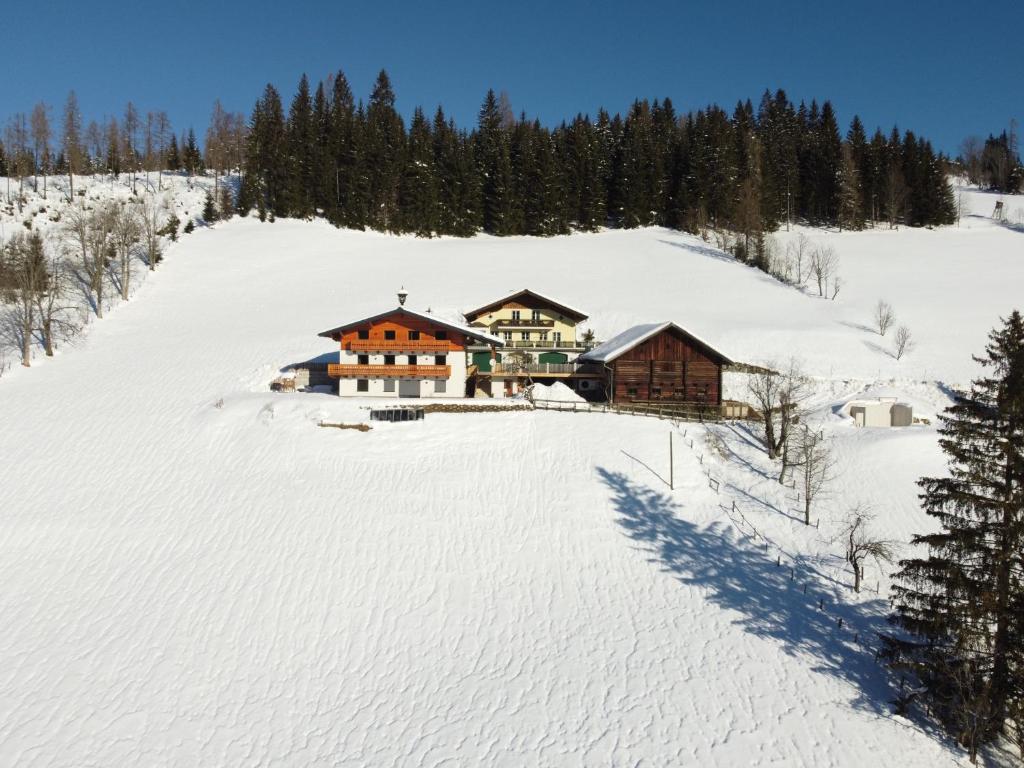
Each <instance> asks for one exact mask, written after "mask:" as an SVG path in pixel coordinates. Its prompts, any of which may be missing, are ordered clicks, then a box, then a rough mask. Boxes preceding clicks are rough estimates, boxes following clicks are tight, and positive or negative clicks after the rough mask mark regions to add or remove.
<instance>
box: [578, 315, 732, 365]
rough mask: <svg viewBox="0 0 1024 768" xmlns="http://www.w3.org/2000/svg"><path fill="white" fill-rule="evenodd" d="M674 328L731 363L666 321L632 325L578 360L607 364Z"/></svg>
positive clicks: (695, 337)
mask: <svg viewBox="0 0 1024 768" xmlns="http://www.w3.org/2000/svg"><path fill="white" fill-rule="evenodd" d="M670 328H674V329H675V330H676V331H678V332H679V333H681V334H683V335H684V336H688V337H689V338H691V339H693V340H694V341H696V342H697V343H698V344H700V345H701V346H702V347H705V348H707V349H708V351H710V352H712V353H713V354H714V355H716V356H717V357H720V358H721V359H722V362H724V363H726V364H729V363H732V362H733V361H732V360H730V359H729V358H728V357H727V356H726V355H724V354H722V353H721V352H719V351H718V350H717V349H715V348H714V347H713V346H711V345H710V344H708V343H707V342H706V341H704V339H702V338H700V337H699V336H696V335H694V334H692V333H690V332H689V331H688V330H686V329H685V328H682V327H680V326H678V325H676V324H675V323H673V322H671V321H668V320H666V321H665V322H662V323H644V324H643V325H634V326H633V327H632V328H627V329H626V330H624V331H622V333H619V334H616V335H615V336H613V337H612V338H610V339H608V341H606V342H604V343H603V344H600V345H598V346H596V347H594V348H593V349H592V350H590V351H589V352H584V353H583V354H582V355H580V360H583V361H586V362H591V363H608V362H611V361H612V360H615V359H616V358H618V357H620V356H622V355H624V354H625V353H626V352H628V351H629V350H631V349H633V348H634V347H636V346H638V345H640V344H642V343H643V342H645V341H647V340H648V339H650V338H652V337H653V336H657V335H658V334H659V333H661V332H662V331H665V330H668V329H670Z"/></svg>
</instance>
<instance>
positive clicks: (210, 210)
mask: <svg viewBox="0 0 1024 768" xmlns="http://www.w3.org/2000/svg"><path fill="white" fill-rule="evenodd" d="M216 220H217V204H216V202H214V199H213V193H212V192H210V190H206V200H205V202H204V203H203V221H204V222H206V223H207V224H213V223H214V222H215V221H216Z"/></svg>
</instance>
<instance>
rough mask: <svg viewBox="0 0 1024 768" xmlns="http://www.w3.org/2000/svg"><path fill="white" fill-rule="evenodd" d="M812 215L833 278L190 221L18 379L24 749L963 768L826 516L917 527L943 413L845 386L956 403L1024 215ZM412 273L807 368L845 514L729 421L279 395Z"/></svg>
mask: <svg viewBox="0 0 1024 768" xmlns="http://www.w3.org/2000/svg"><path fill="white" fill-rule="evenodd" d="M976 197H977V198H978V203H977V207H978V210H979V211H980V210H982V209H983V208H984V206H985V205H987V204H988V201H987V199H986V198H987V197H988V196H986V195H981V194H980V193H979V194H976ZM989 207H991V206H989ZM791 234H792V233H791ZM807 234H808V236H810V237H812V239H829V240H832V241H833V242H834V245H835V246H836V248H837V250H838V251H839V253H840V257H841V259H842V274H843V276H844V279H845V283H846V285H845V287H844V289H843V291H842V292H841V293H840V294H839V296H838V297H837V299H836V300H835V301H830V300H823V299H819V298H816V297H813V296H810V295H808V294H806V293H804V292H801V291H799V290H797V289H794V288H791V287H787V286H782V285H780V284H778V283H776V282H775V281H773V280H771V279H769V278H767V277H765V276H763V275H761V274H760V273H758V272H755V271H754V270H751V269H749V268H747V267H744V266H742V265H738V264H736V263H734V262H733V261H732V260H731V259H729V258H728V257H726V256H725V255H723V254H722V253H720V252H718V251H716V250H714V249H713V248H711V247H710V246H709V245H708V244H705V243H703V242H701V241H700V240H699V239H697V238H693V237H690V236H687V235H684V234H680V233H677V232H671V231H667V230H659V229H649V230H640V231H634V232H607V233H600V234H593V235H574V236H570V237H561V238H552V239H547V240H535V239H530V238H508V239H496V238H489V237H477V238H474V239H472V240H452V239H444V240H419V239H416V238H412V237H391V236H385V235H379V234H375V233H360V232H348V231H339V230H335V229H333V228H331V227H330V226H328V225H326V224H324V223H322V222H295V221H283V220H282V221H278V222H276V223H274V224H260V223H259V222H258V221H255V220H253V219H244V220H234V221H232V222H230V223H227V224H223V225H219V226H217V227H215V228H213V229H200V230H198V231H197V232H196V233H195V234H193V235H190V236H187V237H184V238H183V239H182V240H181V242H179V243H178V244H176V245H174V246H172V247H171V248H170V249H169V251H168V253H167V256H166V260H165V263H164V264H163V265H161V267H160V269H159V270H158V271H157V272H156V273H155V274H153V275H152V276H150V277H149V278H148V279H147V280H146V281H145V283H144V284H143V285H142V287H141V288H140V289H139V290H138V292H137V294H136V296H135V297H134V298H133V300H132V301H130V302H127V303H124V304H121V305H119V306H118V307H116V309H115V311H113V312H111V313H110V314H109V317H108V318H107V319H106V320H104V321H102V322H97V323H94V324H92V325H91V326H90V328H89V332H88V333H87V334H86V335H85V336H83V337H82V338H81V339H80V340H79V341H78V342H77V343H76V344H75V345H74V346H73V347H72V348H66V349H64V350H62V352H61V353H60V354H59V355H58V356H57V357H56V358H54V359H52V360H40V361H38V363H39V364H37V365H34V366H33V367H32V368H31V369H29V370H22V369H17V370H13V371H11V372H9V373H8V374H7V375H5V376H4V378H3V379H2V380H0V456H2V459H3V462H2V466H3V467H4V473H3V482H2V483H0V530H2V531H3V536H2V537H0V583H2V584H3V587H2V589H0V623H2V626H4V627H5V631H4V632H3V633H0V670H2V671H0V765H12V766H34V767H35V766H38V767H45V768H53V767H56V766H80V765H104V766H106V765H118V766H122V765H125V766H126V765H139V766H142V765H144V766H177V765H225V766H229V765H231V766H233V765H249V766H307V765H331V766H348V765H351V766H363V765H372V766H378V765H403V766H439V765H508V766H519V765H524V764H528V765H542V766H563V765H565V766H569V765H572V766H575V765H680V764H698V763H699V764H702V765H714V766H731V765H737V764H744V765H747V764H750V765H773V764H775V765H778V764H785V765H814V766H861V765H900V766H928V767H929V768H931V767H932V766H938V765H956V764H966V762H967V761H966V757H965V756H964V755H963V753H962V752H961V751H959V750H958V749H956V748H955V747H954V746H953V745H951V744H949V743H948V742H946V741H943V740H941V739H938V738H936V737H934V735H933V734H930V733H928V732H926V731H925V730H924V729H923V728H922V727H921V726H920V724H916V723H912V722H910V721H907V720H904V719H900V718H894V717H893V716H892V715H891V713H890V711H889V707H888V703H887V702H888V699H889V698H891V696H892V692H893V691H892V688H891V681H889V680H887V678H886V676H885V674H884V672H883V671H882V670H881V669H880V668H879V667H878V666H877V665H876V664H875V663H874V661H873V650H872V646H871V642H870V641H863V643H862V642H861V638H870V637H872V633H873V632H874V631H876V630H878V629H879V628H881V627H882V626H883V623H884V613H885V610H886V609H887V600H886V599H885V590H886V585H887V577H886V575H885V574H884V573H879V572H877V571H874V572H871V573H869V576H868V583H869V584H870V585H872V586H874V585H877V586H878V588H879V590H880V592H879V594H875V593H874V592H865V593H863V594H862V595H861V596H859V597H855V596H854V595H853V594H852V593H851V591H850V590H849V589H848V586H847V585H848V583H849V573H848V572H845V571H844V569H843V568H842V567H841V562H840V560H841V558H837V557H836V555H837V553H839V552H841V549H839V547H838V545H837V544H835V543H833V542H832V541H831V533H830V530H831V529H830V526H831V524H832V523H831V521H832V520H833V519H834V518H835V517H836V516H837V515H838V514H839V513H840V512H841V511H842V510H844V509H846V508H847V507H848V506H849V505H850V504H852V503H854V502H855V501H864V502H865V503H869V504H872V505H874V506H875V507H876V509H877V510H878V511H879V513H881V514H880V517H879V521H878V524H879V525H880V526H881V530H882V531H883V532H884V533H885V534H886V535H889V536H892V537H893V538H899V539H900V540H903V541H905V540H906V539H907V538H909V536H910V535H911V534H912V533H914V532H917V531H920V530H922V529H923V528H924V527H926V526H928V525H929V521H928V520H927V519H926V518H925V516H924V515H923V514H922V513H921V512H920V510H919V509H918V508H917V505H916V487H915V486H914V485H913V481H914V480H915V479H916V478H917V477H919V476H920V475H921V474H923V473H934V472H940V471H942V467H943V461H942V457H941V454H940V452H939V450H938V447H937V445H936V440H935V432H934V427H915V428H913V429H906V430H892V431H888V430H884V431H867V430H854V429H853V428H852V427H851V426H850V425H849V423H848V421H845V420H843V419H842V418H841V417H840V416H839V415H838V414H837V413H836V410H835V409H836V407H837V406H840V405H841V404H842V403H843V402H845V401H846V400H847V399H849V398H851V397H853V396H855V395H856V393H857V392H859V391H862V390H863V389H864V388H866V387H868V386H870V385H872V384H874V383H876V382H877V381H879V380H884V381H886V382H891V384H892V385H893V386H896V387H897V388H899V389H900V390H901V391H902V392H904V393H905V394H906V396H907V397H910V398H912V399H914V402H915V406H916V410H917V412H918V413H921V414H925V413H930V414H931V415H934V413H936V412H938V411H940V410H941V408H942V407H943V405H944V404H945V403H946V402H948V396H947V395H946V394H945V392H946V390H945V389H944V387H946V386H952V385H958V384H962V383H965V382H967V381H968V380H969V379H970V377H971V376H972V375H973V374H974V373H975V369H974V364H973V363H972V362H971V359H970V355H971V354H972V353H974V352H977V351H978V350H979V349H980V348H981V345H982V344H983V343H984V339H985V334H986V332H987V330H988V329H989V328H990V327H991V326H993V325H994V324H995V323H996V322H997V320H998V317H999V316H1000V315H1005V314H1006V313H1007V312H1009V311H1010V310H1011V309H1012V308H1013V306H1014V305H1015V303H1016V305H1017V306H1019V304H1020V297H1021V295H1024V291H1022V288H1024V258H1022V257H1024V239H1022V238H1024V235H1022V234H1021V233H1019V232H1017V231H1015V230H1013V229H1012V228H1008V227H1002V226H998V225H995V224H992V223H989V222H987V221H986V220H984V219H983V218H981V217H979V218H976V219H967V220H965V221H964V222H963V223H962V225H961V227H960V228H947V229H943V230H935V231H904V230H901V231H899V232H893V233H889V232H881V231H875V232H865V233H852V234H851V233H842V234H839V233H823V232H820V231H810V230H808V231H807ZM779 237H780V238H783V237H784V235H783V234H781V233H780V235H779ZM400 285H404V286H405V288H406V289H407V290H409V292H410V304H411V305H412V306H413V307H415V308H417V309H420V310H425V309H428V308H429V309H431V310H432V311H434V312H436V313H439V314H445V315H454V314H456V313H457V312H458V311H459V310H461V309H465V308H468V307H472V306H476V305H478V304H480V303H483V302H484V301H487V300H488V299H490V298H492V297H493V296H499V295H502V294H503V293H505V292H507V291H509V290H511V289H515V288H518V287H523V286H530V287H533V288H535V289H536V290H539V291H541V292H543V293H545V294H548V295H551V296H553V297H556V298H559V299H561V300H564V301H566V302H567V303H569V304H572V305H574V306H579V307H581V308H582V309H583V310H585V311H589V313H590V315H591V320H590V321H588V322H587V323H585V325H592V327H593V328H594V330H595V332H596V333H597V334H598V336H599V337H600V338H608V337H609V336H610V335H612V334H613V333H615V332H616V331H617V330H621V329H622V328H624V327H626V326H627V325H629V324H633V323H637V322H653V321H661V320H674V321H676V322H678V323H680V324H681V325H683V326H684V327H688V328H692V329H693V331H694V332H696V333H698V334H699V335H700V336H702V337H704V338H707V339H708V340H709V341H711V342H712V343H715V344H716V345H718V346H720V347H721V348H722V349H723V351H725V352H726V353H727V354H729V355H730V356H731V357H734V358H735V359H739V360H744V361H747V362H760V361H768V360H772V359H776V360H778V359H784V358H786V357H788V356H790V355H794V354H795V355H797V356H799V357H801V358H802V359H803V361H804V364H805V367H806V368H807V369H808V371H809V372H811V373H813V374H815V375H816V376H818V377H820V378H819V379H818V384H817V386H816V391H815V406H816V408H817V414H816V417H815V418H816V419H818V420H820V422H821V424H822V425H823V428H826V429H827V430H829V433H830V436H831V437H832V439H833V440H834V442H835V448H836V453H837V456H838V457H839V458H840V463H841V466H842V472H841V473H840V474H839V476H838V477H837V479H836V481H835V483H834V485H833V487H832V489H831V491H830V494H829V498H827V499H826V500H824V501H823V502H822V505H821V507H820V510H819V511H818V512H817V514H818V515H819V517H820V518H821V524H820V527H819V528H807V527H805V526H803V525H801V524H799V523H798V522H796V521H794V520H793V519H791V518H792V508H793V502H792V499H790V498H789V497H788V496H787V490H786V489H783V488H781V487H779V486H778V484H777V483H775V482H774V480H773V479H772V477H771V472H772V468H771V467H770V466H769V464H768V463H767V461H766V460H765V459H764V456H763V454H762V453H761V452H760V451H759V450H758V449H757V447H756V434H751V433H749V432H746V431H744V429H743V428H742V427H738V426H737V427H729V426H722V427H714V428H711V429H712V430H713V431H715V433H716V434H717V435H718V439H719V440H720V441H721V442H722V444H723V445H724V446H725V449H724V450H722V451H716V450H713V449H712V448H711V447H710V445H709V443H708V438H707V436H706V432H705V430H703V429H702V428H700V427H693V426H692V425H680V426H679V427H678V428H674V427H670V425H668V424H667V423H666V422H661V421H657V420H653V419H651V420H648V419H639V418H633V417H626V416H616V415H610V414H582V413H580V414H571V413H553V412H546V411H516V412H506V413H475V414H429V415H428V417H427V419H426V420H424V421H422V422H414V423H405V424H377V423H374V425H373V426H374V428H373V430H371V431H370V432H366V433H360V432H356V431H343V430H334V429H320V428H317V426H316V425H317V423H318V422H319V421H329V422H349V423H352V422H361V421H365V420H366V412H365V410H364V408H365V406H366V405H367V404H368V403H367V402H366V401H358V400H355V401H342V400H340V399H338V398H336V397H332V396H330V395H326V394H303V393H296V394H274V393H270V392H269V391H267V386H268V384H269V381H270V380H271V379H272V378H273V377H274V376H276V375H278V373H279V370H280V369H281V368H282V367H284V366H286V365H288V364H290V363H294V362H298V361H301V360H304V359H306V358H308V357H311V356H314V355H318V354H323V353H325V352H329V351H331V347H332V345H331V344H330V343H329V342H325V341H324V340H323V339H319V338H317V336H316V333H317V332H318V331H320V330H322V329H323V328H327V327H331V326H333V325H337V324H338V323H340V322H343V321H346V320H349V319H351V318H358V317H362V316H366V315H368V314H372V313H375V312H377V311H380V310H381V309H382V308H386V307H388V306H390V305H391V304H392V302H393V300H394V293H395V291H396V290H397V289H398V287H399V286H400ZM954 291H955V295H956V297H957V298H956V300H953V299H952V298H951V297H952V296H953V292H954ZM878 298H887V299H888V300H890V301H891V302H892V303H893V305H894V306H895V308H896V311H897V313H898V315H899V317H900V319H901V320H904V319H905V321H906V322H907V323H908V325H910V326H911V327H912V328H913V331H914V334H915V337H916V338H917V341H918V346H917V348H916V349H915V350H914V351H913V353H912V354H911V355H910V356H909V357H906V358H904V359H903V360H902V361H898V362H897V361H895V360H894V359H892V357H891V356H889V355H888V354H887V352H886V351H885V349H884V348H883V347H884V345H885V344H886V343H887V342H886V340H880V337H878V336H877V334H872V332H871V331H870V330H865V329H864V328H863V327H859V326H866V325H869V324H870V311H871V308H872V307H873V306H874V303H875V302H876V301H877V300H878ZM872 345H874V346H872ZM940 384H941V386H940ZM730 387H732V388H733V389H734V390H736V391H737V393H739V394H742V392H741V391H740V390H741V389H742V382H741V381H740V380H738V379H736V377H732V378H731V380H730ZM670 429H673V430H674V438H673V439H674V443H675V467H674V479H675V488H674V489H673V490H670V489H669V488H668V486H667V483H666V482H665V480H666V479H667V474H668V457H667V447H668V446H667V442H668V434H667V433H668V432H669V431H670ZM683 430H686V432H685V434H684V432H683ZM691 440H692V441H693V446H694V447H693V448H691V447H690V441H691ZM706 472H711V473H712V475H713V476H714V477H716V478H718V479H719V480H720V482H721V488H720V492H719V493H715V491H713V490H712V489H711V488H710V487H709V484H708V480H707V477H706V474H705V473H706ZM733 502H736V506H735V507H733ZM749 526H753V527H756V529H757V531H758V536H759V538H752V537H751V533H750V527H749ZM766 545H767V547H766ZM780 562H781V563H783V564H784V565H783V566H780V565H779V563H780ZM785 564H788V567H787V566H786V565H785ZM789 568H793V570H792V571H790V570H789ZM805 587H806V589H807V593H806V594H805V593H804V591H803V590H804V588H805ZM819 605H825V606H827V607H826V609H825V610H819ZM839 618H842V619H843V626H842V628H839V627H838V626H837V621H838V619H839ZM855 638H857V639H855Z"/></svg>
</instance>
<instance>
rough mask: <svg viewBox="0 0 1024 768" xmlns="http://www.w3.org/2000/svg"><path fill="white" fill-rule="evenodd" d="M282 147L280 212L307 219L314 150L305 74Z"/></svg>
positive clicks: (300, 82) (310, 207)
mask: <svg viewBox="0 0 1024 768" xmlns="http://www.w3.org/2000/svg"><path fill="white" fill-rule="evenodd" d="M286 136H287V139H286V147H285V148H284V149H285V153H286V154H285V168H284V174H285V179H286V182H285V188H284V189H282V190H280V192H281V194H282V197H283V200H282V207H281V214H283V215H286V216H296V217H298V218H306V217H308V216H312V215H313V186H314V185H313V176H314V167H313V165H314V156H313V155H314V149H315V143H316V135H315V132H314V126H313V101H312V98H311V96H310V92H309V80H308V79H307V78H306V76H305V75H303V76H302V78H301V79H300V80H299V87H298V89H297V90H296V92H295V98H294V99H292V104H291V109H290V110H289V112H288V127H287V132H286Z"/></svg>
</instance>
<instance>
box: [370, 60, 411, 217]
mask: <svg viewBox="0 0 1024 768" xmlns="http://www.w3.org/2000/svg"><path fill="white" fill-rule="evenodd" d="M404 150H405V126H404V125H403V123H402V118H401V117H399V115H398V112H397V111H396V110H395V92H394V90H393V89H392V87H391V80H390V78H388V73H387V72H385V71H384V70H381V71H380V74H378V75H377V82H376V83H375V84H374V86H373V93H372V94H371V95H370V104H369V108H368V109H367V112H366V144H365V153H366V155H365V156H366V169H367V176H366V178H367V181H368V194H369V206H370V207H369V216H370V217H369V224H370V226H371V227H373V228H374V229H377V230H379V231H382V232H390V231H398V225H399V215H398V186H399V183H400V181H401V177H402V166H403V154H404Z"/></svg>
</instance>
